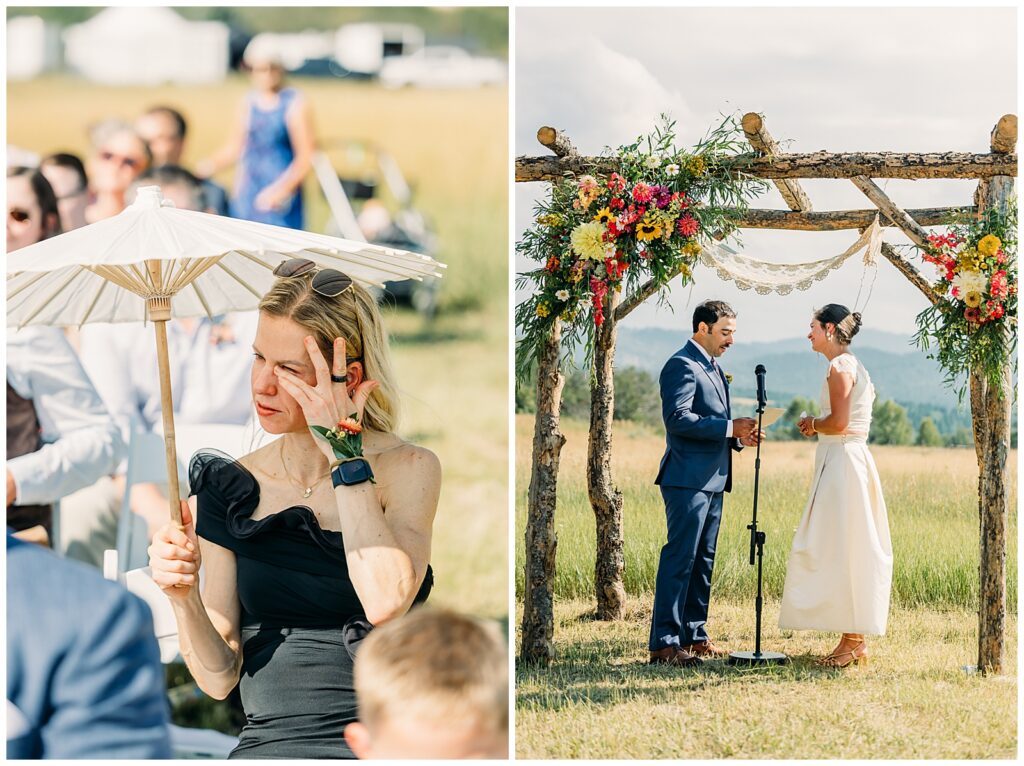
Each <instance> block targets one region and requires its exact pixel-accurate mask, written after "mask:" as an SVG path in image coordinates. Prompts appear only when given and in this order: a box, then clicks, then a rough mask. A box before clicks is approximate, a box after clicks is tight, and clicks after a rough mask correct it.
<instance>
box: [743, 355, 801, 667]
mask: <svg viewBox="0 0 1024 766" xmlns="http://www.w3.org/2000/svg"><path fill="white" fill-rule="evenodd" d="M759 371H760V372H761V374H762V375H763V374H764V368H763V367H761V368H760V370H759ZM758 394H759V396H758V397H757V433H758V435H760V433H761V418H762V417H763V416H764V408H765V405H766V404H767V399H766V398H765V397H764V396H763V395H761V394H762V388H761V387H759V388H758ZM760 474H761V439H760V438H758V440H757V455H756V458H755V459H754V515H753V518H752V519H751V521H750V523H749V524H748V525H747V529H749V530H750V566H754V554H755V549H756V553H757V599H756V600H755V601H754V614H755V625H756V627H755V639H754V651H752V652H732V653H731V654H730V655H729V664H730V665H785V664H786V663H787V662H789V657H787V656H786V655H785V654H783V653H782V652H762V651H761V607H762V605H763V603H764V599H763V597H762V590H761V586H762V578H761V572H762V567H763V564H764V542H765V534H764V532H760V531H758V529H757V489H758V479H759V478H760Z"/></svg>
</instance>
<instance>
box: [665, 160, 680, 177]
mask: <svg viewBox="0 0 1024 766" xmlns="http://www.w3.org/2000/svg"><path fill="white" fill-rule="evenodd" d="M665 175H667V176H668V177H669V178H675V177H676V176H677V175H679V166H678V165H677V164H676V163H674V162H673V163H672V164H671V165H667V166H665Z"/></svg>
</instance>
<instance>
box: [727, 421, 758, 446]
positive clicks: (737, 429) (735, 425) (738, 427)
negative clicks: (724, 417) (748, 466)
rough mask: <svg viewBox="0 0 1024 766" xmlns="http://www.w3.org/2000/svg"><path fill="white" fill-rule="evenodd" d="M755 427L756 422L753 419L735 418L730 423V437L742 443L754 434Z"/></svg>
mask: <svg viewBox="0 0 1024 766" xmlns="http://www.w3.org/2000/svg"><path fill="white" fill-rule="evenodd" d="M756 427H757V421H756V420H754V419H753V418H736V419H735V420H734V421H732V435H733V436H735V437H736V438H737V439H739V440H740V441H742V440H743V439H746V438H747V437H749V436H750V435H751V434H752V433H754V429H755V428H756ZM748 446H749V445H748Z"/></svg>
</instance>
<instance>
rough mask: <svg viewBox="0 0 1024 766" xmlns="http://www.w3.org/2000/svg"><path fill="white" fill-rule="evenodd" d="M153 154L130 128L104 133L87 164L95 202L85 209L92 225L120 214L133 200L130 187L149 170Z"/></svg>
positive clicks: (117, 127) (114, 128)
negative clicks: (128, 196) (130, 196)
mask: <svg viewBox="0 0 1024 766" xmlns="http://www.w3.org/2000/svg"><path fill="white" fill-rule="evenodd" d="M151 160H152V155H151V154H150V152H149V146H148V145H147V144H146V142H145V141H143V140H142V138H141V137H140V136H139V134H138V133H136V132H135V131H134V130H132V129H131V128H130V127H128V126H127V125H120V126H114V127H112V128H110V129H109V130H105V131H103V132H102V140H101V141H99V142H98V143H97V144H96V150H95V152H94V153H93V155H92V157H90V158H89V162H88V168H87V170H88V174H89V189H90V191H91V193H92V200H91V201H90V203H89V206H88V207H87V208H86V210H85V218H86V221H88V222H89V223H94V222H95V221H101V220H103V219H104V218H110V217H111V216H114V215H117V214H118V213H120V212H121V211H122V210H124V209H125V207H126V206H127V205H128V203H129V202H131V200H129V199H128V198H127V191H128V187H129V186H131V185H132V181H134V180H135V179H136V178H138V177H139V175H141V174H142V172H143V171H144V170H145V169H146V168H148V167H149V165H150V162H151Z"/></svg>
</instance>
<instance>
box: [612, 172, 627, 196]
mask: <svg viewBox="0 0 1024 766" xmlns="http://www.w3.org/2000/svg"><path fill="white" fill-rule="evenodd" d="M608 188H609V189H611V190H612V191H613V192H620V191H622V190H623V189H625V188H626V179H625V178H623V177H622V176H620V175H619V174H618V173H612V175H611V177H610V178H609V179H608Z"/></svg>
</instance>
